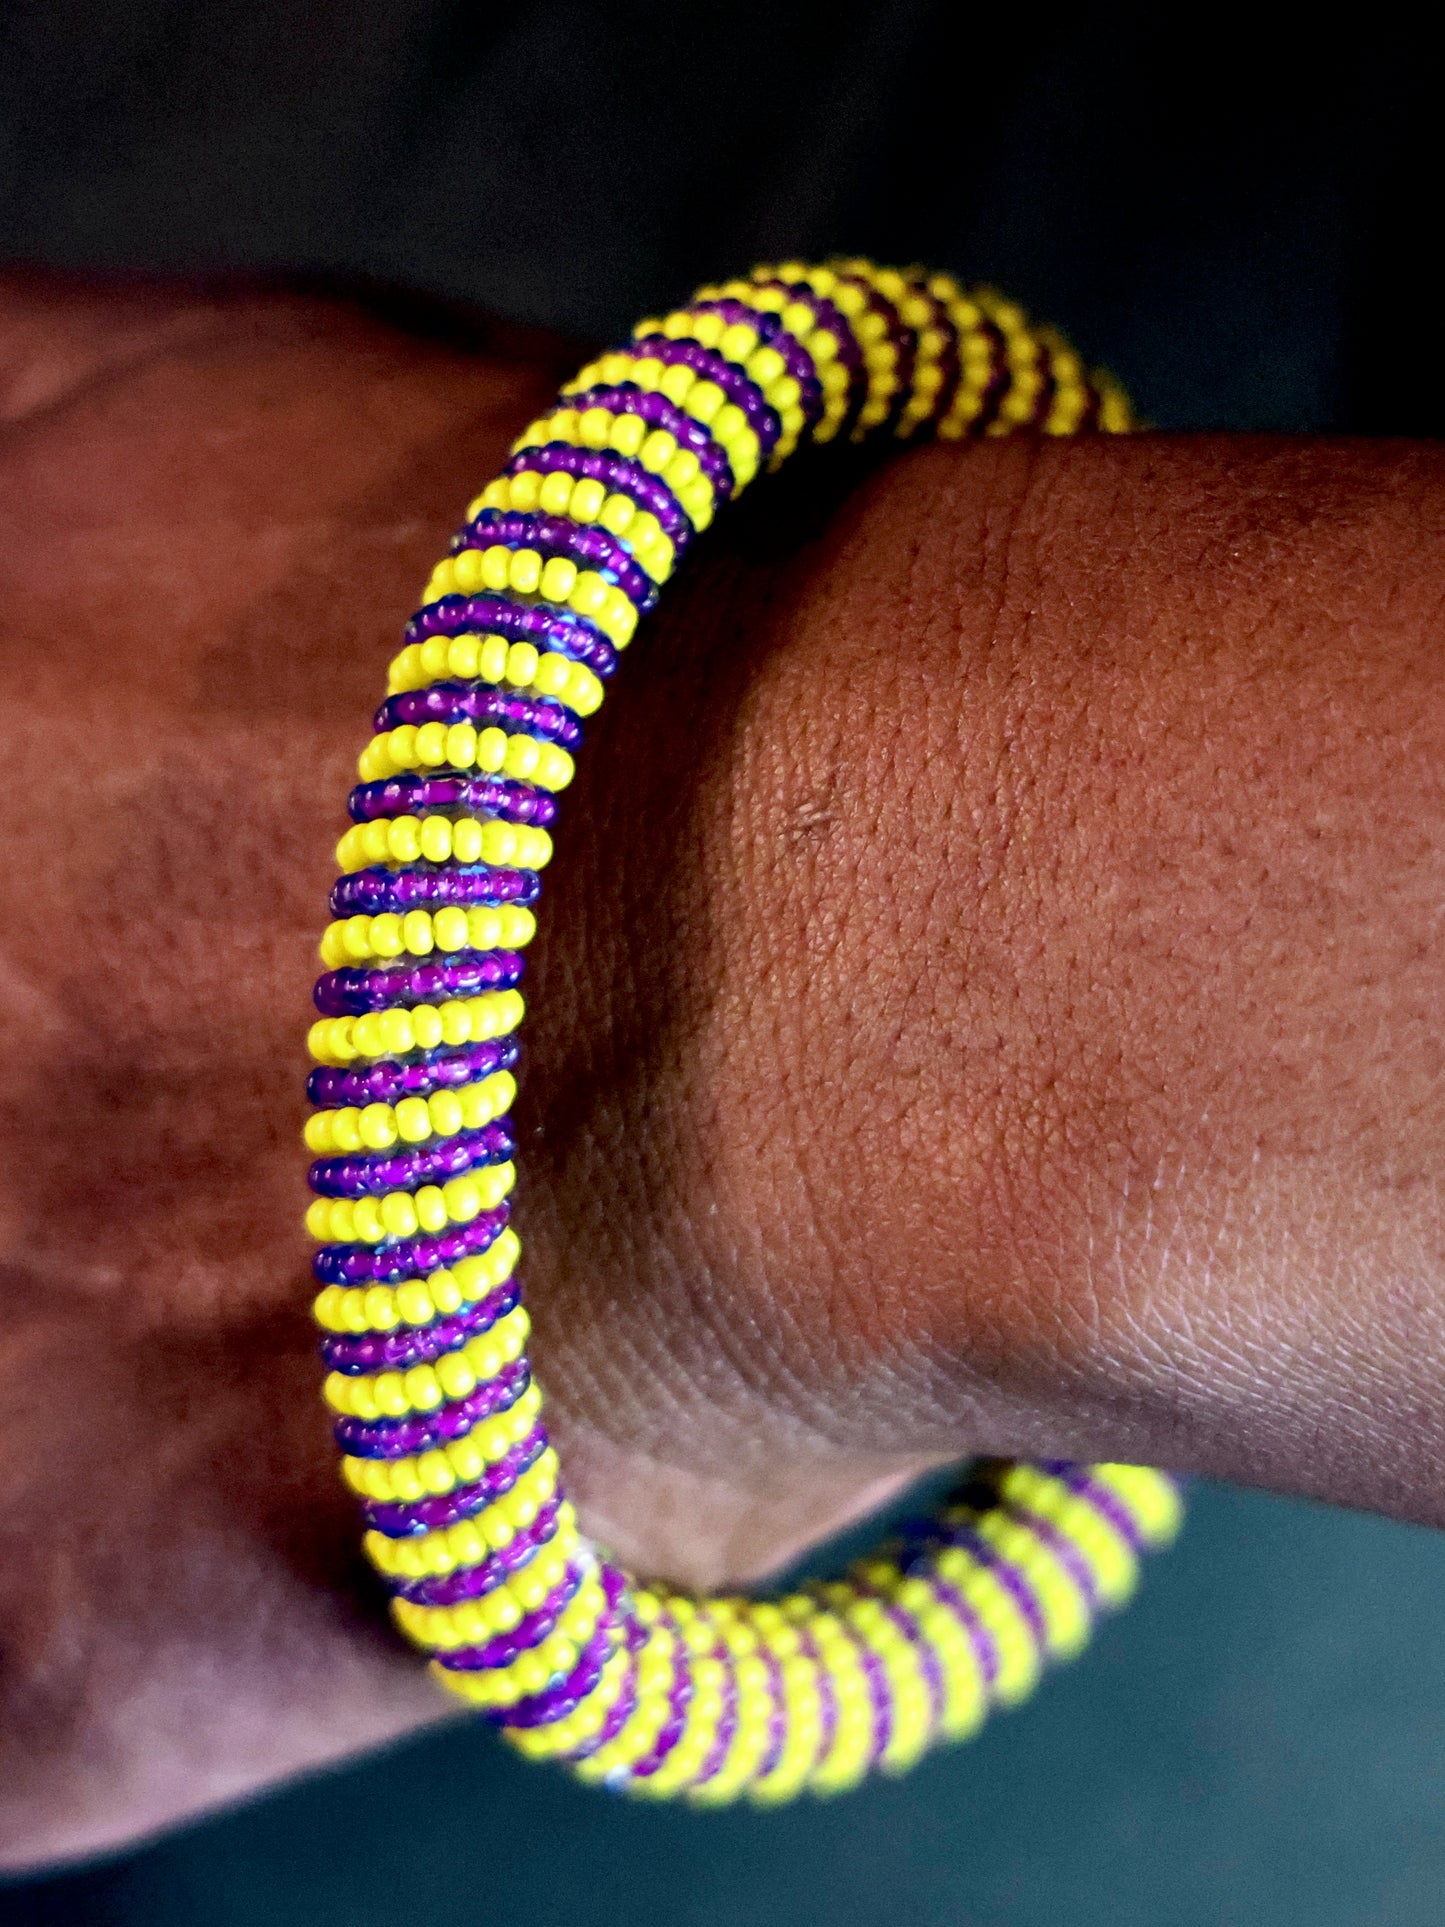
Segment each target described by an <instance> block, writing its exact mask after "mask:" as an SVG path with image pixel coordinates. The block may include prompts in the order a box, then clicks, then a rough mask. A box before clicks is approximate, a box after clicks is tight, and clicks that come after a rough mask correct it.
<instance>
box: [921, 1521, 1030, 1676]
mask: <svg viewBox="0 0 1445 1927" xmlns="http://www.w3.org/2000/svg"><path fill="white" fill-rule="evenodd" d="M942 1536H943V1541H944V1543H945V1544H946V1545H950V1546H961V1547H962V1548H963V1550H964V1551H965V1552H970V1553H972V1554H973V1556H974V1558H975V1559H977V1561H978V1563H979V1564H980V1565H981V1566H986V1567H987V1568H988V1570H989V1571H990V1572H991V1573H993V1574H994V1576H995V1577H996V1578H997V1579H999V1580H1000V1581H1001V1582H1002V1584H1003V1586H1004V1588H1005V1589H1006V1590H1007V1592H1008V1594H1009V1596H1010V1597H1011V1598H1012V1599H1013V1601H1014V1603H1015V1604H1016V1605H1017V1607H1018V1609H1019V1611H1020V1612H1021V1613H1022V1614H1023V1616H1024V1618H1025V1620H1026V1621H1027V1622H1028V1627H1029V1631H1030V1632H1031V1633H1032V1634H1033V1636H1034V1639H1035V1641H1036V1642H1037V1644H1038V1647H1039V1650H1040V1652H1047V1651H1048V1644H1049V1639H1048V1629H1047V1626H1046V1625H1045V1622H1044V1614H1043V1608H1042V1607H1041V1606H1040V1604H1039V1602H1038V1599H1037V1598H1036V1596H1035V1594H1034V1590H1033V1588H1032V1586H1030V1585H1029V1583H1028V1581H1027V1579H1026V1578H1025V1577H1024V1575H1023V1573H1022V1572H1020V1571H1019V1569H1018V1567H1017V1566H1016V1565H1014V1563H1013V1561H1012V1560H1010V1559H1005V1558H1004V1557H1003V1556H1002V1554H1001V1553H999V1552H996V1551H995V1550H994V1548H993V1547H992V1546H991V1545H990V1544H989V1543H988V1541H987V1540H986V1539H982V1538H980V1537H979V1535H978V1534H977V1533H976V1532H974V1531H972V1530H971V1529H970V1528H969V1527H968V1526H950V1527H949V1528H948V1530H947V1531H946V1532H945V1533H944V1534H943V1535H942Z"/></svg>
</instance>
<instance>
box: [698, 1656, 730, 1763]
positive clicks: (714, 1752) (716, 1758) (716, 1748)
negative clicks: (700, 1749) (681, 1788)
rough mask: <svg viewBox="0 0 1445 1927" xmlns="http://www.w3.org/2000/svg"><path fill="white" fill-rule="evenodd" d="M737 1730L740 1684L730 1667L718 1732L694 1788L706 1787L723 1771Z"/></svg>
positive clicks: (724, 1676)
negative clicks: (723, 1765) (705, 1785)
mask: <svg viewBox="0 0 1445 1927" xmlns="http://www.w3.org/2000/svg"><path fill="white" fill-rule="evenodd" d="M737 1730H738V1683H737V1676H736V1674H735V1673H734V1671H733V1669H732V1667H731V1666H730V1665H729V1666H727V1667H726V1670H725V1672H724V1675H723V1691H722V1707H721V1709H720V1710H719V1713H718V1722H717V1732H716V1733H714V1735H713V1740H712V1745H711V1746H710V1747H709V1748H708V1750H707V1753H706V1754H705V1755H704V1758H703V1762H702V1765H701V1766H700V1767H699V1768H698V1770H697V1772H696V1773H695V1774H694V1776H693V1779H692V1784H693V1785H694V1786H702V1785H704V1784H705V1783H706V1782H707V1781H708V1780H710V1779H712V1778H713V1776H714V1775H715V1774H716V1773H718V1772H719V1771H720V1770H721V1767H722V1764H723V1761H724V1760H725V1759H726V1758H727V1756H728V1749H729V1748H730V1747H731V1745H732V1743H733V1738H734V1736H735V1734H736V1733H737Z"/></svg>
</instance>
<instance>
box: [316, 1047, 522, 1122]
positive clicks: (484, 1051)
mask: <svg viewBox="0 0 1445 1927" xmlns="http://www.w3.org/2000/svg"><path fill="white" fill-rule="evenodd" d="M518 1055H519V1051H518V1045H517V1040H516V1038H515V1037H489V1038H487V1039H486V1040H485V1041H484V1042H482V1043H480V1044H464V1045H462V1046H460V1047H455V1046H454V1047H453V1048H451V1049H438V1050H435V1051H430V1052H428V1053H427V1054H426V1055H425V1057H423V1058H422V1059H421V1060H420V1061H419V1062H417V1063H410V1064H401V1063H398V1062H396V1061H395V1059H392V1058H378V1059H377V1061H376V1062H375V1063H374V1064H368V1065H366V1066H365V1068H364V1069H357V1070H352V1069H342V1068H339V1067H338V1066H336V1065H332V1064H320V1065H318V1066H317V1067H316V1069H315V1070H314V1071H312V1072H311V1074H310V1075H309V1076H308V1078H307V1079H306V1095H307V1097H308V1098H309V1099H310V1100H311V1102H312V1103H313V1104H314V1105H316V1107H317V1108H318V1109H319V1110H339V1109H341V1108H342V1107H343V1106H344V1105H348V1104H354V1105H358V1106H364V1105H367V1104H393V1103H395V1102H396V1100H397V1099H398V1098H400V1097H429V1096H430V1095H431V1093H432V1092H433V1091H445V1090H454V1089H456V1088H457V1086H459V1085H461V1084H473V1083H476V1082H477V1081H478V1079H480V1078H483V1077H490V1076H491V1074H492V1072H493V1071H499V1070H510V1069H511V1068H512V1066H513V1065H514V1064H515V1063H516V1061H517V1057H518Z"/></svg>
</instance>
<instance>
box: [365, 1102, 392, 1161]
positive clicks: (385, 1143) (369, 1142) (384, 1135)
mask: <svg viewBox="0 0 1445 1927" xmlns="http://www.w3.org/2000/svg"><path fill="white" fill-rule="evenodd" d="M396 1128H397V1127H396V1113H395V1112H394V1111H393V1110H392V1108H391V1106H390V1105H389V1104H368V1105H367V1106H366V1108H365V1110H364V1111H362V1112H360V1114H359V1115H358V1116H357V1119H356V1130H357V1135H358V1137H359V1138H360V1140H361V1143H362V1144H364V1145H366V1147H367V1149H368V1150H371V1151H386V1150H390V1148H391V1146H392V1145H393V1144H395V1143H396Z"/></svg>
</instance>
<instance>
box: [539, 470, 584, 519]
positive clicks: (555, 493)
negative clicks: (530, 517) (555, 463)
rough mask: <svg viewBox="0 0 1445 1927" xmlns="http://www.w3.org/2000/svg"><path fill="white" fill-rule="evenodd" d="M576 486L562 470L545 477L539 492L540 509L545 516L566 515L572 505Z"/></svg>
mask: <svg viewBox="0 0 1445 1927" xmlns="http://www.w3.org/2000/svg"><path fill="white" fill-rule="evenodd" d="M574 486H575V484H574V482H573V478H572V477H571V476H570V475H568V474H565V473H564V472H563V471H562V470H560V469H558V470H555V471H554V472H553V473H552V474H551V475H546V476H544V477H543V478H542V483H541V486H540V487H539V489H538V490H537V506H538V508H539V509H541V510H542V512H543V514H545V515H565V514H566V513H567V510H568V508H569V507H570V505H571V501H572V491H573V488H574Z"/></svg>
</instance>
